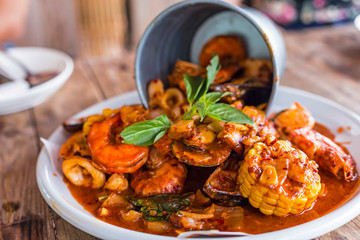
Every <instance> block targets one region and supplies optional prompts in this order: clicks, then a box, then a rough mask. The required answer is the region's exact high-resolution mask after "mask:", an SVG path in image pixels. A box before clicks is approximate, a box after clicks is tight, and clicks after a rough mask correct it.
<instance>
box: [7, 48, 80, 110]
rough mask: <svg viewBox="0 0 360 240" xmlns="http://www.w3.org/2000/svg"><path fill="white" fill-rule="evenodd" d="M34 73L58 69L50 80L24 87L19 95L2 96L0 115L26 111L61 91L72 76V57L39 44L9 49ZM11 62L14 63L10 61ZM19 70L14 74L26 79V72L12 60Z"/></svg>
mask: <svg viewBox="0 0 360 240" xmlns="http://www.w3.org/2000/svg"><path fill="white" fill-rule="evenodd" d="M7 54H8V55H10V56H12V57H14V58H16V59H17V60H18V61H19V62H21V63H23V65H24V66H25V67H26V68H27V69H28V70H29V71H30V72H32V73H41V72H50V71H51V72H57V73H58V75H56V76H55V77H53V78H51V79H50V80H48V81H46V82H44V83H42V84H39V85H36V86H34V87H31V88H29V89H25V90H24V91H21V92H19V93H17V94H13V95H9V96H6V97H3V98H1V97H0V115H6V114H10V113H14V112H19V111H23V110H26V109H29V108H32V107H35V106H37V105H39V104H40V103H42V102H44V101H45V100H46V99H47V98H48V97H50V96H51V95H52V94H54V93H55V92H56V91H57V90H59V89H60V88H61V87H62V86H63V85H64V83H65V82H66V80H67V79H68V78H69V77H70V75H71V73H72V72H73V69H74V62H73V60H72V59H71V58H70V57H69V56H68V55H66V54H65V53H62V52H60V51H57V50H54V49H49V48H40V47H16V48H11V49H9V50H8V51H7ZM9 64H11V63H9ZM13 65H14V66H12V68H13V69H17V70H18V71H16V72H15V73H13V75H15V76H16V78H22V79H24V78H25V76H26V74H25V72H24V71H22V70H21V69H20V68H19V67H18V66H16V65H15V64H14V63H13Z"/></svg>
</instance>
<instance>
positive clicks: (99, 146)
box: [87, 106, 149, 173]
mask: <svg viewBox="0 0 360 240" xmlns="http://www.w3.org/2000/svg"><path fill="white" fill-rule="evenodd" d="M145 112H146V111H145V110H144V109H143V107H142V106H126V107H122V108H121V109H120V112H116V113H115V114H113V115H111V116H109V117H107V118H106V119H105V120H103V121H100V122H95V123H93V124H92V126H91V128H90V130H89V134H88V136H87V142H88V146H89V149H90V152H91V156H92V160H93V161H94V162H95V163H96V164H97V165H98V166H99V168H101V169H103V170H104V171H106V172H118V173H133V172H135V171H136V170H138V169H139V168H140V167H141V166H142V165H143V164H144V163H145V162H146V160H147V157H148V152H149V148H148V147H141V146H135V145H131V144H125V143H122V142H121V140H122V139H121V138H120V137H119V133H120V132H121V131H122V129H124V128H125V127H126V126H128V125H131V124H133V123H135V122H137V121H142V120H144V119H145V118H146V116H145V115H146V113H145Z"/></svg>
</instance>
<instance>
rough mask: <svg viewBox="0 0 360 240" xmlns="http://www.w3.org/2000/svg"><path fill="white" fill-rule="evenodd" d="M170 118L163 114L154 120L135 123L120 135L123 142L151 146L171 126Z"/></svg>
mask: <svg viewBox="0 0 360 240" xmlns="http://www.w3.org/2000/svg"><path fill="white" fill-rule="evenodd" d="M170 126H171V125H170V121H169V118H168V117H167V116H166V115H165V114H163V115H161V116H160V117H157V118H155V119H153V120H146V121H143V122H138V123H135V124H133V125H131V126H129V127H127V128H125V129H124V130H123V131H122V132H121V133H120V136H121V137H122V138H123V139H124V141H122V142H123V143H127V144H134V145H137V146H150V145H152V144H154V143H155V142H157V141H158V140H159V139H160V138H162V137H163V136H164V135H165V133H166V130H168V129H169V128H170Z"/></svg>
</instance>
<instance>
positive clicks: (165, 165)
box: [130, 148, 187, 197]
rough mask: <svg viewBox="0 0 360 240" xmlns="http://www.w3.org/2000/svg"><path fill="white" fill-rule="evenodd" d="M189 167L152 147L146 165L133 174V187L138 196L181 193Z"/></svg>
mask: <svg viewBox="0 0 360 240" xmlns="http://www.w3.org/2000/svg"><path fill="white" fill-rule="evenodd" d="M186 176H187V169H186V168H185V166H184V164H182V163H180V162H178V161H177V160H176V159H175V158H174V157H171V156H170V155H166V156H165V155H163V154H161V153H160V152H159V150H157V148H152V149H151V150H150V154H149V159H148V161H147V162H146V165H145V166H144V167H143V168H142V169H140V170H139V171H137V172H135V173H134V174H133V175H132V179H131V183H130V185H131V187H132V188H133V190H134V191H135V194H136V195H137V196H141V197H147V196H152V195H158V194H163V193H180V192H181V191H182V189H183V187H184V183H185V180H186Z"/></svg>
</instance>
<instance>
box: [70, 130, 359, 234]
mask: <svg viewBox="0 0 360 240" xmlns="http://www.w3.org/2000/svg"><path fill="white" fill-rule="evenodd" d="M314 129H315V130H317V131H318V132H320V133H322V134H323V135H325V136H327V137H329V138H331V139H334V137H335V136H334V134H332V133H331V132H330V131H329V130H328V129H327V128H326V127H325V126H323V125H321V124H318V123H317V124H316V126H315V127H314ZM206 169H208V168H205V170H206ZM209 170H210V168H209V169H208V170H207V171H203V170H201V169H199V168H191V169H189V175H191V177H190V180H188V182H187V183H186V185H191V186H193V187H199V188H200V187H201V186H202V184H203V183H202V182H203V181H204V180H206V178H204V177H203V176H202V177H201V175H207V174H209V175H210V173H211V171H209ZM211 170H214V169H211ZM192 173H194V174H192ZM199 173H202V174H199ZM196 176H200V177H201V179H200V178H199V179H198V182H199V183H200V184H195V182H196V178H197V177H196ZM320 176H321V182H322V183H324V184H325V194H324V196H321V197H318V199H317V200H316V201H315V204H314V205H313V207H312V208H311V209H310V210H307V211H306V212H304V213H302V214H300V215H288V216H286V217H277V216H266V215H264V214H262V213H261V212H260V211H259V210H258V209H255V208H253V207H252V206H251V205H250V204H245V206H242V207H243V208H244V214H245V216H244V219H246V220H245V221H243V222H239V223H238V224H239V226H240V227H241V228H240V231H242V232H246V233H250V234H259V233H265V232H270V231H276V230H280V229H284V228H288V227H292V226H296V225H299V224H302V223H306V222H309V221H311V220H314V219H316V218H319V217H321V216H323V215H325V214H327V213H329V212H331V211H333V210H335V209H336V208H338V207H340V206H341V205H342V204H344V203H346V202H347V201H348V200H349V199H351V197H352V196H354V194H355V193H356V192H357V191H358V190H357V189H358V188H359V185H360V181H359V178H357V179H356V180H355V181H352V182H346V181H344V180H339V179H337V178H336V177H334V176H333V175H331V174H330V173H328V172H325V171H323V170H322V169H320ZM64 181H65V183H66V184H67V185H68V187H69V190H70V192H71V194H72V195H73V197H74V198H75V199H76V200H77V201H78V202H79V203H80V204H81V205H82V206H83V207H84V209H85V210H87V211H89V212H90V213H92V214H93V215H94V216H95V217H97V218H98V219H100V220H102V221H104V222H107V223H110V224H113V225H116V226H120V227H123V228H127V229H132V230H136V231H141V232H149V231H148V230H147V229H146V227H145V226H144V225H143V224H141V223H140V224H134V223H131V224H129V223H126V222H125V221H122V219H121V218H120V217H117V216H111V217H106V218H105V217H100V216H99V214H98V209H99V207H100V205H101V203H99V201H98V197H99V196H102V195H104V191H103V190H101V189H100V190H93V189H88V188H82V187H77V186H75V185H72V184H70V183H69V181H67V180H66V179H64ZM190 182H191V184H189V183H190ZM196 185H197V186H196ZM185 190H186V191H187V190H189V191H193V190H194V189H185ZM167 235H169V236H176V233H175V228H173V229H172V230H171V231H168V232H167Z"/></svg>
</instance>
